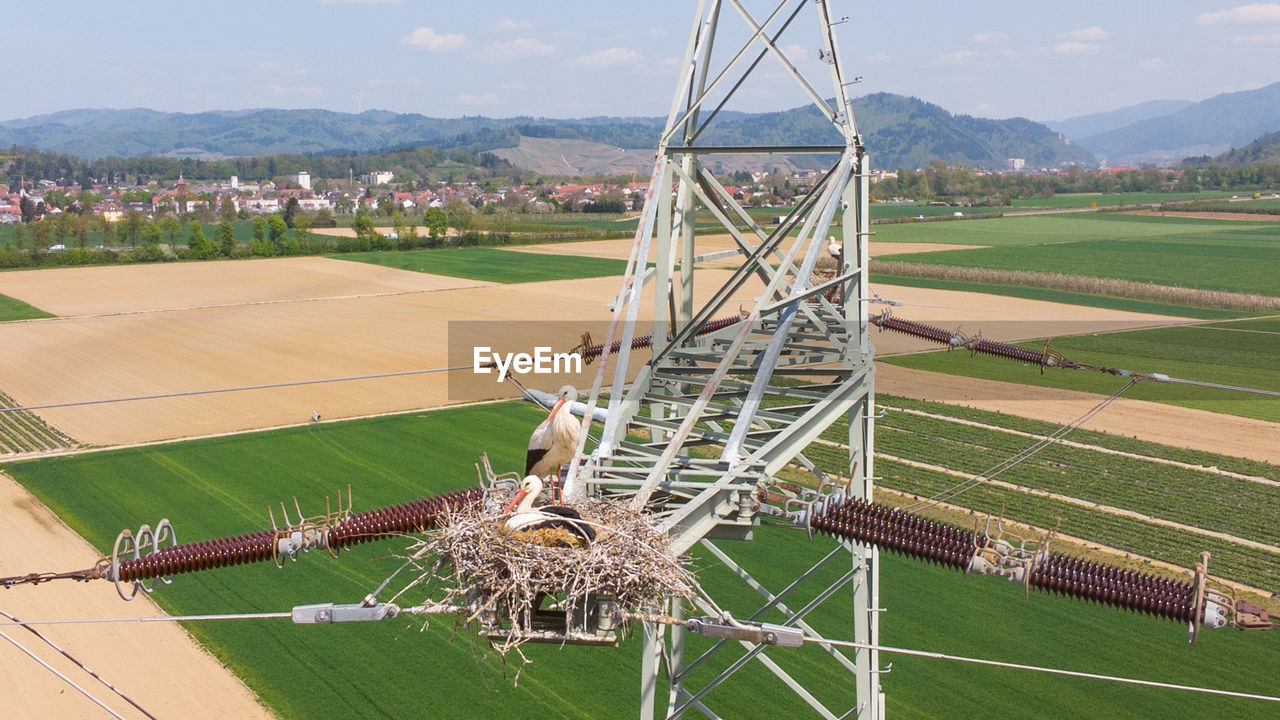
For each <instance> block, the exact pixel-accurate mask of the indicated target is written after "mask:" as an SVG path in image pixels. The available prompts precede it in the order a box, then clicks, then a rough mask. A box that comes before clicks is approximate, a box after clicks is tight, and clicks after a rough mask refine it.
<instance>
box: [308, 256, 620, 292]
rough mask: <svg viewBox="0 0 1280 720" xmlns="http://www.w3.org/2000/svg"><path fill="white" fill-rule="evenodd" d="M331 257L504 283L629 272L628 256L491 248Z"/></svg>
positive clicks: (602, 275)
mask: <svg viewBox="0 0 1280 720" xmlns="http://www.w3.org/2000/svg"><path fill="white" fill-rule="evenodd" d="M328 257H330V258H332V259H335V260H344V261H349V262H361V263H369V264H373V265H379V266H386V267H391V268H395V269H398V270H408V271H412V272H419V273H427V274H430V275H445V276H449V277H456V278H464V279H469V280H478V281H484V282H495V283H502V284H513V283H526V282H542V281H547V280H574V279H580V278H594V277H609V276H621V275H622V274H623V273H624V272H625V271H626V260H625V259H623V260H612V259H607V258H597V257H576V256H572V255H560V256H545V255H538V254H528V253H522V254H516V253H512V252H509V251H507V250H502V249H498V248H492V247H467V248H452V249H447V250H407V251H401V252H358V253H344V254H341V255H330V256H328Z"/></svg>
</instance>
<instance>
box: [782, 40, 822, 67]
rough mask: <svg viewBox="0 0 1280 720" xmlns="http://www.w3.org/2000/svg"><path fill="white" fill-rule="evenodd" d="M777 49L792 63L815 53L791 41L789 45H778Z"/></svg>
mask: <svg viewBox="0 0 1280 720" xmlns="http://www.w3.org/2000/svg"><path fill="white" fill-rule="evenodd" d="M778 49H779V50H781V51H782V54H783V55H786V56H787V59H788V60H790V61H791V62H793V63H796V62H800V61H802V60H804V59H806V58H809V57H812V56H813V55H816V54H817V53H814V52H813V51H812V50H810V49H809V48H807V47H805V46H804V45H802V44H800V43H791V44H790V45H779V46H778Z"/></svg>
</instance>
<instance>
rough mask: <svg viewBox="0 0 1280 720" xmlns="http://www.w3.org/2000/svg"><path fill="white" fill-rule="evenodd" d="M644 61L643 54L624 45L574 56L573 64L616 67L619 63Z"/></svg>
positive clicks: (626, 63)
mask: <svg viewBox="0 0 1280 720" xmlns="http://www.w3.org/2000/svg"><path fill="white" fill-rule="evenodd" d="M642 62H644V55H641V54H640V53H638V52H636V51H635V50H632V49H631V48H624V47H611V48H605V49H604V50H596V51H595V52H591V53H587V54H586V55H582V56H580V57H577V58H574V60H573V64H574V65H582V66H585V67H600V68H608V67H617V66H619V65H633V64H636V63H642Z"/></svg>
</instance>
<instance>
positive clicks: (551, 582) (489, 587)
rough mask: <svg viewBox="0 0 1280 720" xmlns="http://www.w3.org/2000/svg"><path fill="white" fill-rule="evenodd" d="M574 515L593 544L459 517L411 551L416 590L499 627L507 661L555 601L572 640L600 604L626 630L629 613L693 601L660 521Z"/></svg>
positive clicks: (500, 520) (633, 514) (480, 512)
mask: <svg viewBox="0 0 1280 720" xmlns="http://www.w3.org/2000/svg"><path fill="white" fill-rule="evenodd" d="M575 507H576V509H577V510H578V511H579V512H580V513H581V514H582V516H583V518H584V520H585V521H587V522H589V523H590V524H591V526H592V527H593V528H594V529H595V531H596V538H595V541H594V542H591V543H590V544H585V543H583V542H582V541H581V540H580V539H579V538H578V537H577V536H575V535H573V534H572V533H570V532H569V531H567V530H564V529H561V528H546V529H540V530H533V531H522V532H514V533H511V532H507V531H506V529H505V527H504V522H505V520H506V517H507V516H506V515H504V514H502V513H500V512H495V511H494V510H493V509H489V510H487V511H486V510H485V509H483V508H482V507H476V508H468V509H463V510H460V511H457V512H453V513H451V514H449V515H448V516H446V517H444V518H442V520H441V524H440V526H439V527H438V528H436V529H435V530H433V531H431V532H430V533H428V534H425V535H423V536H421V537H420V538H419V540H418V542H417V543H415V544H414V545H413V546H411V547H410V548H409V549H408V552H409V559H410V560H411V561H413V562H414V564H415V565H416V567H417V568H418V570H419V575H418V577H417V578H416V579H415V580H414V581H412V582H411V583H409V587H414V586H419V585H421V586H427V587H428V588H429V591H431V589H436V590H439V591H441V592H442V593H443V596H444V597H443V600H442V601H441V603H442V604H446V605H451V606H454V607H465V608H466V613H467V615H468V616H467V617H466V620H467V622H471V621H474V620H477V619H478V620H480V622H481V624H482V625H483V626H486V628H487V629H488V630H490V631H492V630H494V629H495V628H500V629H501V632H503V633H505V641H502V640H494V641H493V645H494V647H495V648H496V649H497V650H498V652H500V653H501V654H503V655H504V656H505V655H506V653H507V652H509V651H510V650H512V649H516V648H518V646H519V645H520V644H521V643H523V642H525V641H526V640H527V638H528V637H529V636H530V632H531V631H532V630H534V627H533V624H534V616H535V615H536V614H539V613H538V610H539V605H541V604H543V602H544V601H545V600H547V599H550V602H551V607H552V608H553V610H552V612H563V616H564V629H565V632H566V634H567V633H569V632H570V631H571V630H574V629H575V621H576V623H577V625H578V628H577V629H579V630H581V629H582V628H581V626H582V623H583V619H584V618H590V616H591V609H592V606H593V604H594V603H595V602H596V601H597V600H599V599H601V598H606V599H611V600H612V601H613V606H614V607H615V608H616V609H617V610H620V611H622V612H621V613H618V617H617V618H616V619H617V620H619V621H621V619H622V618H625V614H624V613H629V612H636V611H639V610H641V609H643V608H646V607H653V606H657V605H660V604H661V603H663V602H664V601H665V600H666V599H667V598H669V597H673V596H674V597H680V598H686V599H687V598H691V597H693V595H694V592H695V587H696V581H695V579H694V577H693V574H692V573H691V572H690V571H689V569H688V568H687V567H686V566H685V563H684V562H683V561H682V560H681V559H680V558H679V557H678V556H676V555H675V553H673V552H672V550H671V548H670V542H669V540H668V537H667V535H666V534H665V533H663V532H661V531H660V530H658V528H656V527H655V525H654V522H653V518H652V516H651V515H649V514H647V513H644V512H638V511H636V510H632V509H631V508H630V507H629V505H628V503H627V502H626V501H603V500H587V501H585V502H583V503H581V504H578V505H576V506H575ZM583 545H585V547H584V546H583ZM407 589H408V588H406V590H407ZM401 592H402V593H403V591H401ZM432 594H434V592H433V593H432ZM546 612H547V611H543V612H542V613H541V615H542V616H544V617H545V615H546ZM614 619H615V618H609V620H610V621H612V620H614ZM588 622H590V621H589V620H588ZM587 629H588V630H590V629H591V628H587ZM490 637H492V635H490Z"/></svg>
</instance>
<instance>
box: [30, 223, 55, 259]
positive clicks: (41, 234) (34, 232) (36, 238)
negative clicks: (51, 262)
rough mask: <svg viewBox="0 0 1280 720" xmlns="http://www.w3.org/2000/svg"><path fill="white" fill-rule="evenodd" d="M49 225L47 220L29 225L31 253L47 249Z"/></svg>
mask: <svg viewBox="0 0 1280 720" xmlns="http://www.w3.org/2000/svg"><path fill="white" fill-rule="evenodd" d="M49 232H50V223H49V221H48V220H40V221H38V222H34V223H32V224H31V252H32V253H35V252H36V251H37V250H39V249H41V248H47V247H49Z"/></svg>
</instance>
